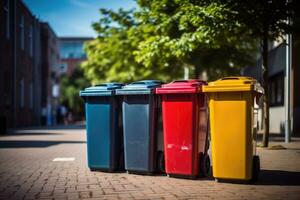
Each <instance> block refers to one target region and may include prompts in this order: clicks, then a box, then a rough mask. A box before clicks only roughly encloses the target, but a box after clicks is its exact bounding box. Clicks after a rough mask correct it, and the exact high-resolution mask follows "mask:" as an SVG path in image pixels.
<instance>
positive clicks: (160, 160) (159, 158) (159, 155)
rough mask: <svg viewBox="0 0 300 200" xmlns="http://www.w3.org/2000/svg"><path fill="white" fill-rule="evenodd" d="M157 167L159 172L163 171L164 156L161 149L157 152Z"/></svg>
mask: <svg viewBox="0 0 300 200" xmlns="http://www.w3.org/2000/svg"><path fill="white" fill-rule="evenodd" d="M157 168H158V171H159V172H160V173H165V156H164V153H163V152H162V151H159V152H158V153H157Z"/></svg>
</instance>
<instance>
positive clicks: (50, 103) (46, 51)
mask: <svg viewBox="0 0 300 200" xmlns="http://www.w3.org/2000/svg"><path fill="white" fill-rule="evenodd" d="M40 26H41V41H40V43H41V69H42V79H43V81H42V85H41V87H42V97H41V104H42V108H43V109H46V110H47V119H46V121H43V122H42V124H48V125H51V124H55V117H54V116H55V112H56V106H57V105H58V96H57V95H58V94H57V93H58V91H57V90H59V75H60V71H59V63H60V57H59V40H58V38H57V36H56V34H55V32H54V31H53V30H52V28H51V26H50V25H49V24H48V23H46V22H43V23H40ZM44 120H45V119H44Z"/></svg>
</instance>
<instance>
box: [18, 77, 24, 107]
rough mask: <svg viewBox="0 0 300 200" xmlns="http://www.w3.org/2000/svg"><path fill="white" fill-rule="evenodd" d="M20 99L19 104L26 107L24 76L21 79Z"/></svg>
mask: <svg viewBox="0 0 300 200" xmlns="http://www.w3.org/2000/svg"><path fill="white" fill-rule="evenodd" d="M19 87H20V89H19V90H20V101H19V106H20V108H24V78H22V79H21V81H20V85H19Z"/></svg>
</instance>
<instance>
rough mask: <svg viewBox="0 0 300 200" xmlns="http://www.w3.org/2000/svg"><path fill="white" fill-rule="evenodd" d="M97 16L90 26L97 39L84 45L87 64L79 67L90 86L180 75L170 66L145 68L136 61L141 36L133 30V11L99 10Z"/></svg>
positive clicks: (134, 24)
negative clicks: (135, 54) (88, 80)
mask: <svg viewBox="0 0 300 200" xmlns="http://www.w3.org/2000/svg"><path fill="white" fill-rule="evenodd" d="M100 12H101V18H100V20H99V22H97V23H94V24H93V28H94V30H95V31H96V32H97V34H98V37H97V39H95V40H93V41H91V42H89V43H87V44H86V47H85V49H86V52H87V56H88V60H87V61H86V62H84V63H83V65H82V68H83V69H84V70H85V75H86V76H87V77H88V78H89V79H90V80H91V81H92V83H94V84H95V83H98V82H103V81H119V82H129V81H134V80H139V79H152V78H157V79H164V80H168V79H170V78H171V77H172V76H174V77H176V75H178V74H180V73H178V71H174V70H173V68H171V67H170V66H169V67H168V66H163V65H156V64H155V65H152V66H145V65H143V64H142V63H139V62H137V61H136V59H135V56H134V53H133V52H134V51H136V50H137V47H138V45H139V43H140V41H141V40H143V39H144V35H142V34H140V32H139V31H138V30H137V29H138V28H137V26H138V23H137V21H136V19H135V18H134V16H133V11H124V10H122V9H120V10H119V11H117V12H114V11H111V10H105V9H101V10H100Z"/></svg>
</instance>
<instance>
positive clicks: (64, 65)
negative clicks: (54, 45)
mask: <svg viewBox="0 0 300 200" xmlns="http://www.w3.org/2000/svg"><path fill="white" fill-rule="evenodd" d="M59 70H60V73H66V72H67V70H68V63H61V64H60V69H59Z"/></svg>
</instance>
